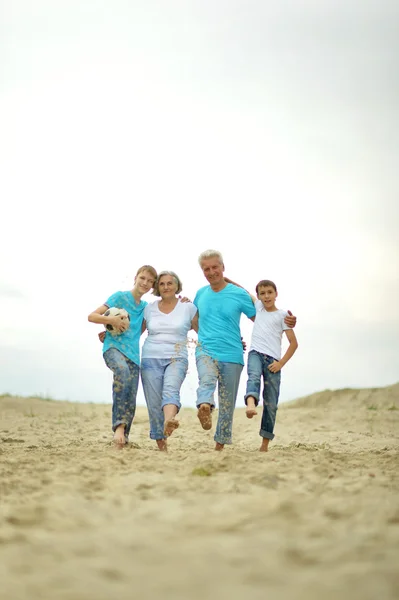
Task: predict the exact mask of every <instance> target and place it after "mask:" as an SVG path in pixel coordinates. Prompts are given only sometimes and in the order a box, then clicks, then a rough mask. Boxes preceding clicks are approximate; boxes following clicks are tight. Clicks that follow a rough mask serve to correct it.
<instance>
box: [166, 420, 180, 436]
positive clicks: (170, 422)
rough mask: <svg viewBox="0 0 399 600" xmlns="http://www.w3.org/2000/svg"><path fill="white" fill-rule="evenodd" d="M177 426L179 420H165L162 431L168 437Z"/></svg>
mask: <svg viewBox="0 0 399 600" xmlns="http://www.w3.org/2000/svg"><path fill="white" fill-rule="evenodd" d="M178 427H179V421H178V420H177V419H169V420H168V421H165V427H164V430H163V433H164V435H166V437H169V436H170V435H172V433H173V432H174V430H175V429H177V428H178Z"/></svg>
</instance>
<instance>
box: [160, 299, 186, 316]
mask: <svg viewBox="0 0 399 600" xmlns="http://www.w3.org/2000/svg"><path fill="white" fill-rule="evenodd" d="M160 302H161V300H157V302H156V307H157V310H158V312H160V313H161V315H165V317H167V316H168V315H171V314H173V313H174V312H175V310H176V308H177V307H178V306H179V304H180V300H177V302H176V306H175V307H174V308H173V310H171V311H170V312H169V313H164V312H163V311H162V310H161V309H160V308H159V303H160Z"/></svg>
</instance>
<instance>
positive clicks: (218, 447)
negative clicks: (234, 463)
mask: <svg viewBox="0 0 399 600" xmlns="http://www.w3.org/2000/svg"><path fill="white" fill-rule="evenodd" d="M223 448H224V444H219V442H216V446H215V450H217V451H218V452H221V451H222V450H223Z"/></svg>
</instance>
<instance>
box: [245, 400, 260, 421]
mask: <svg viewBox="0 0 399 600" xmlns="http://www.w3.org/2000/svg"><path fill="white" fill-rule="evenodd" d="M246 402H247V410H246V411H245V413H246V415H247V417H248V419H252V417H254V416H255V415H256V414H258V413H257V412H256V400H255V398H254V397H253V396H248V398H247V400H246Z"/></svg>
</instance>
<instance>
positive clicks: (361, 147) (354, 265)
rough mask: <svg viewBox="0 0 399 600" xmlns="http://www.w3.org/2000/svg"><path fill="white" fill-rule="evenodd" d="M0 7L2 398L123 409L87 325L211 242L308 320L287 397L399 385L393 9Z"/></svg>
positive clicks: (133, 4) (388, 4) (253, 4)
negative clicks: (137, 284) (136, 284)
mask: <svg viewBox="0 0 399 600" xmlns="http://www.w3.org/2000/svg"><path fill="white" fill-rule="evenodd" d="M0 10H1V13H0V131H1V135H0V196H1V213H0V214H1V236H0V303H1V308H2V310H1V311H0V330H1V336H0V394H1V393H12V394H21V395H42V396H50V397H52V398H55V399H67V400H71V401H81V402H104V403H107V402H111V384H112V374H111V372H110V371H109V370H108V369H107V368H106V366H105V364H104V362H103V359H102V353H101V344H100V342H99V341H98V339H97V333H98V332H99V331H100V330H101V329H102V327H101V326H98V325H94V324H92V323H88V321H87V315H88V314H89V313H90V312H91V311H92V310H94V309H95V308H97V307H98V306H99V305H100V304H102V303H103V302H104V301H105V299H106V298H108V296H110V295H111V294H112V293H113V292H115V291H117V290H128V289H131V288H132V286H133V279H134V275H135V273H136V271H137V269H138V268H139V267H140V266H141V265H142V264H152V265H153V266H154V267H155V268H156V269H157V270H158V271H160V270H164V269H167V270H174V271H175V272H177V273H178V275H179V276H180V278H181V279H182V281H183V293H184V294H185V295H186V296H188V297H189V298H191V299H193V298H194V296H195V293H196V291H197V289H199V288H200V287H202V286H203V285H205V284H206V280H205V279H204V277H203V274H202V272H201V269H200V267H199V265H198V260H197V259H198V255H199V254H200V253H201V252H202V251H203V250H206V249H208V248H216V249H217V250H219V251H221V252H222V254H223V257H224V264H225V269H226V270H225V274H226V275H227V276H228V277H230V278H232V279H234V280H235V281H237V282H239V283H241V284H242V285H243V286H244V287H246V288H247V289H248V290H249V291H250V292H251V293H254V291H255V286H256V284H257V282H258V281H259V280H261V279H265V278H267V279H272V280H273V281H275V283H276V284H277V287H278V290H279V296H278V303H277V305H278V307H279V308H284V309H290V310H291V311H292V312H293V313H294V314H295V315H296V316H297V319H298V322H297V326H296V335H297V338H298V342H299V348H298V350H297V352H296V354H295V356H294V357H293V358H292V359H291V361H290V362H289V363H288V364H287V365H286V366H285V367H284V369H283V371H282V386H281V395H280V400H281V401H287V400H292V399H295V398H298V397H300V396H303V395H307V394H311V393H313V392H316V391H320V390H324V389H336V388H343V387H377V386H385V385H390V384H393V383H396V382H397V381H399V352H398V341H399V310H398V307H399V276H398V273H399V268H398V267H399V264H398V262H399V260H398V256H399V247H398V246H399V243H398V239H399V236H398V227H399V185H398V178H397V171H398V168H399V164H398V158H399V141H398V140H399V4H398V3H397V2H396V0H392V1H388V0H378V1H377V0H358V1H355V0H345V1H343V0H324V1H320V0H317V1H316V0H306V1H300V0H279V1H278V2H277V1H274V2H272V1H268V0H258V1H255V0H240V1H239V0H184V1H183V0H180V1H177V0H168V2H165V1H164V0H146V2H142V1H139V0H113V2H112V3H110V2H105V1H102V0H65V1H63V0H59V1H57V2H54V0H36V1H35V2H30V1H29V2H28V1H27V0H13V2H12V3H11V2H6V0H0ZM144 299H146V300H147V301H152V300H153V299H154V297H153V296H151V295H147V296H146V297H145V298H144ZM241 329H242V334H243V336H244V338H245V340H246V341H247V342H248V343H249V342H250V338H251V331H252V323H251V322H250V321H249V320H248V319H247V318H246V317H243V318H242V323H241ZM245 382H246V374H245V371H244V372H243V375H242V377H241V385H240V392H239V398H238V405H243V394H244V392H245ZM196 386H197V377H196V368H195V362H194V357H193V355H192V351H191V355H190V368H189V374H188V376H187V378H186V381H185V383H184V385H183V389H182V402H183V405H185V406H194V405H195V390H196ZM138 401H139V403H143V402H144V400H143V394H142V390H141V388H140V390H139V395H138Z"/></svg>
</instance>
